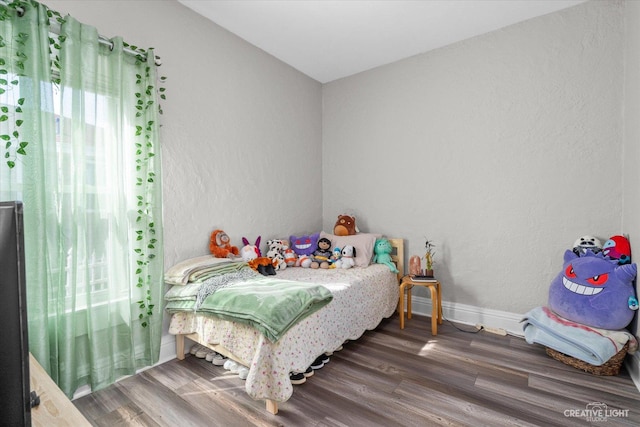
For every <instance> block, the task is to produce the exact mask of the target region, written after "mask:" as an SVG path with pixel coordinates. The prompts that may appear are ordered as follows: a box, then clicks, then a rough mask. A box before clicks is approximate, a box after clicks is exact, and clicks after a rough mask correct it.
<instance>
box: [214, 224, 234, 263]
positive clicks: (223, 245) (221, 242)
mask: <svg viewBox="0 0 640 427" xmlns="http://www.w3.org/2000/svg"><path fill="white" fill-rule="evenodd" d="M230 242H231V239H230V238H229V236H228V235H227V233H225V232H224V231H222V230H214V231H213V232H212V233H211V237H210V239H209V250H210V251H211V253H212V254H213V256H214V257H216V258H233V257H235V256H238V254H239V251H238V248H237V247H236V246H231V243H230Z"/></svg>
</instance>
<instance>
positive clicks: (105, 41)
mask: <svg viewBox="0 0 640 427" xmlns="http://www.w3.org/2000/svg"><path fill="white" fill-rule="evenodd" d="M0 5H2V6H5V7H9V4H8V3H7V2H6V0H0ZM16 11H17V12H18V15H19V16H22V15H24V9H23V8H22V7H17V8H16ZM49 27H50V29H51V31H52V32H54V33H55V34H58V35H60V24H58V23H54V24H53V25H49ZM98 43H100V44H103V45H105V46H108V47H109V50H113V42H112V41H111V40H110V39H109V38H108V37H105V36H103V35H101V34H98ZM123 50H124V52H125V53H127V54H129V55H132V56H138V55H142V56H143V57H144V58H145V60H146V59H147V53H146V52H139V51H137V50H133V49H131V48H128V47H126V46H125V47H124V48H123ZM154 62H155V64H156V65H157V66H160V65H162V61H161V60H160V58H158V57H155V58H154Z"/></svg>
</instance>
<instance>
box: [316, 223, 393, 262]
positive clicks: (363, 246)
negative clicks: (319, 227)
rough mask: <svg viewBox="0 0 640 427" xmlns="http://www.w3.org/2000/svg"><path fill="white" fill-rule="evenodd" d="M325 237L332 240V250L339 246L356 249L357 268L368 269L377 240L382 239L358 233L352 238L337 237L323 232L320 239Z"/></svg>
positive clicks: (373, 235)
mask: <svg viewBox="0 0 640 427" xmlns="http://www.w3.org/2000/svg"><path fill="white" fill-rule="evenodd" d="M323 237H325V238H327V239H329V240H331V248H335V247H336V246H337V247H339V248H340V249H342V248H344V247H345V246H346V245H351V246H353V247H354V248H356V257H355V264H356V267H367V266H368V265H369V264H371V260H372V259H373V249H374V247H375V244H376V239H378V238H379V237H380V234H370V233H358V234H352V235H350V236H336V235H333V234H328V233H325V232H324V231H322V232H321V233H320V238H323Z"/></svg>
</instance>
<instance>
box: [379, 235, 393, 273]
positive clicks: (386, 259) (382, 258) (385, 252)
mask: <svg viewBox="0 0 640 427" xmlns="http://www.w3.org/2000/svg"><path fill="white" fill-rule="evenodd" d="M391 252H393V246H391V242H390V241H389V240H387V239H377V240H376V244H375V246H374V247H373V253H374V254H375V255H374V256H373V262H375V263H377V264H384V265H386V266H387V267H389V269H390V270H391V271H392V272H393V273H397V272H398V269H397V268H396V265H395V263H394V262H393V259H391Z"/></svg>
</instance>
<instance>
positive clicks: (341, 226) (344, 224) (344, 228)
mask: <svg viewBox="0 0 640 427" xmlns="http://www.w3.org/2000/svg"><path fill="white" fill-rule="evenodd" d="M357 232H358V227H356V217H355V216H349V215H338V220H337V221H336V223H335V225H334V226H333V234H335V235H336V236H350V235H352V234H356V233H357Z"/></svg>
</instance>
